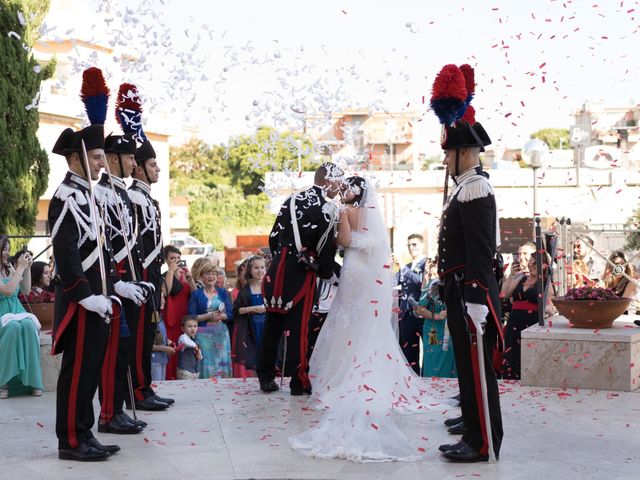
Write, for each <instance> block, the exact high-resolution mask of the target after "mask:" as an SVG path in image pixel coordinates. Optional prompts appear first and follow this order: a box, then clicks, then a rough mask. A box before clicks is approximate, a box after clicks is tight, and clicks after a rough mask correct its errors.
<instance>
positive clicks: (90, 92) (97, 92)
mask: <svg viewBox="0 0 640 480" xmlns="http://www.w3.org/2000/svg"><path fill="white" fill-rule="evenodd" d="M80 98H82V103H84V108H85V110H86V111H87V116H88V117H89V122H90V123H91V125H104V122H105V121H106V120H107V106H108V104H109V87H107V82H105V80H104V76H103V75H102V70H100V69H99V68H96V67H91V68H87V69H86V70H85V71H84V72H82V88H81V90H80Z"/></svg>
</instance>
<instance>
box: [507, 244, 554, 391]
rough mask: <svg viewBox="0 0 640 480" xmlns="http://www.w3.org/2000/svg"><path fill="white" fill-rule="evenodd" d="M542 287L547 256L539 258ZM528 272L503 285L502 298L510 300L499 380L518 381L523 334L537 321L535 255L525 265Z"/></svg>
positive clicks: (547, 261)
mask: <svg viewBox="0 0 640 480" xmlns="http://www.w3.org/2000/svg"><path fill="white" fill-rule="evenodd" d="M542 259H543V268H544V272H543V285H545V286H546V284H547V272H548V269H549V256H548V255H547V254H546V253H543V255H542ZM527 267H528V270H529V271H528V273H527V272H520V273H518V274H516V275H513V276H512V277H510V278H509V279H507V280H506V281H505V283H504V284H503V285H502V293H501V296H504V297H505V298H510V299H511V301H512V306H511V315H509V320H507V325H506V326H505V330H504V356H503V359H502V378H505V379H511V380H519V379H520V353H521V350H522V349H521V346H520V342H521V340H522V331H523V330H525V329H526V328H529V327H530V326H532V325H535V324H536V323H537V322H538V294H539V293H541V292H538V278H539V275H540V272H538V266H537V264H536V256H535V255H532V256H531V258H530V259H529V262H528V264H527Z"/></svg>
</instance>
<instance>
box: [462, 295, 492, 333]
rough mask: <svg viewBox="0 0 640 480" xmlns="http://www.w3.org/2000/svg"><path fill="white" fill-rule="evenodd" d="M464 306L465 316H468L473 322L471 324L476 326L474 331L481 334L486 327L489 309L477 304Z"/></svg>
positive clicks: (466, 303) (467, 303)
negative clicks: (465, 307)
mask: <svg viewBox="0 0 640 480" xmlns="http://www.w3.org/2000/svg"><path fill="white" fill-rule="evenodd" d="M465 305H466V306H467V315H469V317H470V318H471V320H472V321H473V324H474V325H475V326H476V330H477V331H478V332H479V333H481V334H483V333H484V329H485V327H486V325H487V315H489V308H488V307H487V306H486V305H481V304H479V303H469V302H465Z"/></svg>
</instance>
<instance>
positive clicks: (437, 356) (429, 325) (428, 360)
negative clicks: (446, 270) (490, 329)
mask: <svg viewBox="0 0 640 480" xmlns="http://www.w3.org/2000/svg"><path fill="white" fill-rule="evenodd" d="M436 281H437V279H433V280H431V281H429V282H428V283H427V287H426V288H424V289H423V290H422V294H421V295H420V301H419V302H418V306H417V307H416V313H417V314H418V315H420V316H421V317H423V318H424V319H425V320H424V324H423V327H422V328H423V331H422V339H423V344H422V376H423V377H443V378H456V377H457V376H458V374H457V372H456V360H455V357H454V356H453V343H452V342H451V341H450V339H449V329H448V328H447V311H446V310H445V305H444V303H443V302H442V300H441V299H440V297H439V295H437V294H434V296H433V297H432V296H431V295H430V294H429V288H430V287H431V285H433V283H434V282H436Z"/></svg>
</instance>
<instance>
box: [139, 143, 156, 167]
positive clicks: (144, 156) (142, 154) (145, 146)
mask: <svg viewBox="0 0 640 480" xmlns="http://www.w3.org/2000/svg"><path fill="white" fill-rule="evenodd" d="M150 158H156V151H155V150H154V149H153V146H152V145H151V142H150V141H149V140H145V141H144V142H142V144H141V145H140V146H139V147H138V150H136V162H138V163H144V162H146V161H147V160H149V159H150Z"/></svg>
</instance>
